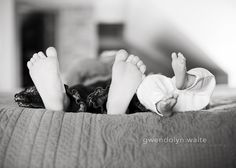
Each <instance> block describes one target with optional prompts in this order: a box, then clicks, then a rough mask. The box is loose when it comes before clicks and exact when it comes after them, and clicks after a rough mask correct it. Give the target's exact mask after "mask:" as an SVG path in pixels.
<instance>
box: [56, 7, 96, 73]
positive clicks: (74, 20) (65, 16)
mask: <svg viewBox="0 0 236 168" xmlns="http://www.w3.org/2000/svg"><path fill="white" fill-rule="evenodd" d="M55 27H56V32H57V33H56V48H57V49H58V54H59V59H60V63H61V70H62V72H66V71H67V70H68V68H70V67H71V66H72V64H73V63H76V62H77V61H76V60H78V59H80V58H81V57H88V58H94V57H96V56H97V35H96V25H95V21H94V16H93V7H92V5H85V6H80V7H74V8H71V7H70V8H65V9H63V8H62V9H58V15H57V25H56V26H55Z"/></svg>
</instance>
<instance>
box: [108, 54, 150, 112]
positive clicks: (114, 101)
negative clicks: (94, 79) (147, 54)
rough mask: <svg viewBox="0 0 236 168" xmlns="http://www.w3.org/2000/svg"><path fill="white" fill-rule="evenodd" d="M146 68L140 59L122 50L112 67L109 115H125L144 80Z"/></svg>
mask: <svg viewBox="0 0 236 168" xmlns="http://www.w3.org/2000/svg"><path fill="white" fill-rule="evenodd" d="M145 71H146V66H145V65H144V63H143V62H142V61H141V60H140V58H139V57H137V56H134V55H129V56H128V53H127V52H126V51H125V50H120V51H118V52H117V54H116V58H115V61H114V64H113V67H112V81H111V86H110V89H109V93H108V100H107V112H108V114H125V112H126V110H127V108H128V106H129V103H130V101H131V99H132V98H133V96H134V94H135V93H136V90H137V88H138V86H139V85H140V83H141V82H142V80H143V78H144V77H145V75H144V73H145Z"/></svg>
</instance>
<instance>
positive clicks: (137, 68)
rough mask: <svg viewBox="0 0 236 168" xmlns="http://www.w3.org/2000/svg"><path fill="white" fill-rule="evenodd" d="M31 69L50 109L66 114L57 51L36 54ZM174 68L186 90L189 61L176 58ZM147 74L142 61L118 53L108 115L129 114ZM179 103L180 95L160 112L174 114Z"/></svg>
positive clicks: (162, 105)
mask: <svg viewBox="0 0 236 168" xmlns="http://www.w3.org/2000/svg"><path fill="white" fill-rule="evenodd" d="M27 66H28V68H29V72H30V76H31V78H32V80H33V82H34V84H35V86H36V88H37V90H38V92H39V94H40V96H41V98H42V100H43V103H44V106H45V107H46V109H49V110H65V111H66V109H67V108H68V106H69V103H70V102H69V98H68V97H67V95H66V91H65V88H64V84H63V82H62V79H61V76H60V69H59V62H58V58H57V52H56V50H55V48H53V47H49V48H48V49H47V50H46V55H45V54H44V53H43V52H38V53H35V54H34V55H33V57H32V58H31V60H30V61H29V62H28V63H27ZM172 68H173V70H174V73H175V77H176V86H177V88H179V89H183V88H184V87H185V85H186V82H185V81H186V61H185V58H184V56H183V55H182V54H180V53H179V54H178V55H177V54H176V53H173V54H172ZM145 70H146V66H145V65H144V63H143V62H142V61H141V60H140V59H139V57H137V56H134V55H128V53H127V52H126V51H125V50H120V51H118V52H117V54H116V58H115V62H114V64H113V68H112V82H111V86H110V90H109V93H108V101H107V111H108V114H124V113H125V112H126V110H127V108H128V105H129V103H130V101H131V99H132V97H133V96H134V94H135V93H136V90H137V88H138V86H139V85H140V83H141V82H142V80H143V79H144V78H145V75H144V73H145ZM124 95H125V96H124ZM121 97H122V99H121ZM176 101H177V95H173V94H170V95H167V96H166V97H165V98H164V99H163V100H162V101H160V102H159V103H158V106H157V108H158V110H159V111H160V112H162V113H163V114H170V111H171V109H172V108H173V106H174V105H175V104H176Z"/></svg>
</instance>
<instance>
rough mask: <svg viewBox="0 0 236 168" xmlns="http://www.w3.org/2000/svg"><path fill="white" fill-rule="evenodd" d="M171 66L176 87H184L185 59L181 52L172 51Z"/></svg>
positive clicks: (185, 76) (185, 75) (185, 74)
mask: <svg viewBox="0 0 236 168" xmlns="http://www.w3.org/2000/svg"><path fill="white" fill-rule="evenodd" d="M171 57H172V68H173V71H174V74H175V82H176V83H175V84H176V88H177V89H184V87H185V81H186V78H187V68H186V59H185V57H184V56H183V54H181V53H178V56H177V54H176V53H172V55H171Z"/></svg>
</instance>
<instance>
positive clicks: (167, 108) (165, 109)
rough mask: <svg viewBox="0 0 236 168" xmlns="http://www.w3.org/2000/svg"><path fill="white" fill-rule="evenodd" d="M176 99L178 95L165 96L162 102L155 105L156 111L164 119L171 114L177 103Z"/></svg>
mask: <svg viewBox="0 0 236 168" xmlns="http://www.w3.org/2000/svg"><path fill="white" fill-rule="evenodd" d="M177 97H178V95H176V94H170V95H168V96H166V97H165V98H163V100H161V101H160V102H158V103H157V104H156V108H157V110H158V111H159V112H160V113H161V114H162V115H163V116H165V117H168V116H170V115H171V114H172V113H173V111H172V108H173V107H174V106H175V104H176V102H177Z"/></svg>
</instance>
